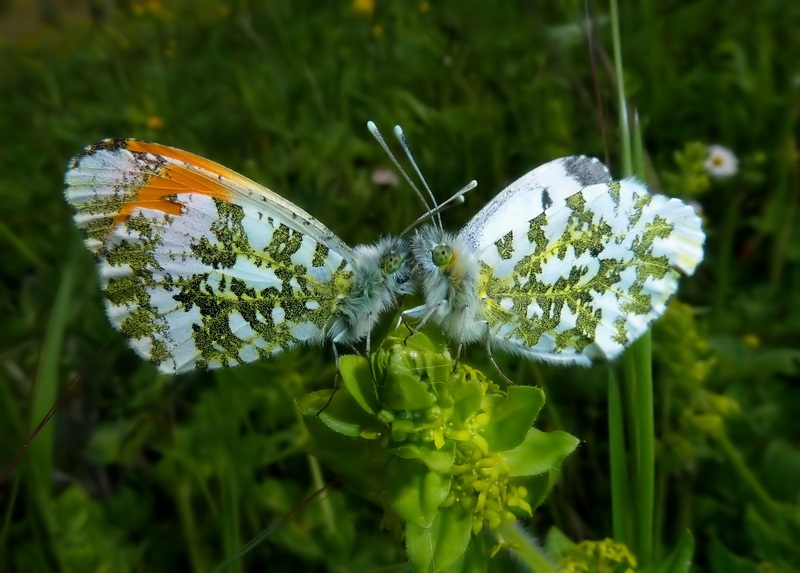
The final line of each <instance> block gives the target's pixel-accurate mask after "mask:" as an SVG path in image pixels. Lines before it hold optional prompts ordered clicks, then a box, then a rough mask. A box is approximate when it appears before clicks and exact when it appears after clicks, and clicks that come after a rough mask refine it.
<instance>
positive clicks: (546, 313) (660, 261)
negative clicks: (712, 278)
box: [478, 179, 703, 364]
mask: <svg viewBox="0 0 800 573" xmlns="http://www.w3.org/2000/svg"><path fill="white" fill-rule="evenodd" d="M702 243H703V234H702V231H701V230H700V220H699V217H698V216H697V215H696V214H695V212H694V210H693V209H692V208H691V207H689V206H688V205H686V204H685V203H682V202H680V201H678V200H676V199H668V198H667V197H664V196H662V195H652V194H650V193H649V192H648V190H647V189H646V188H645V187H644V186H643V185H641V184H640V183H638V182H636V181H635V180H630V179H629V180H623V181H614V182H608V183H601V184H595V185H590V186H588V187H585V188H583V189H582V190H580V191H579V192H577V193H575V194H573V195H571V196H570V197H568V198H567V199H566V200H565V201H564V202H563V204H561V205H554V206H552V207H550V208H548V209H547V210H545V211H543V212H542V213H540V214H539V215H537V216H536V217H534V218H532V219H531V220H530V221H528V222H527V223H526V224H523V225H516V226H515V227H513V228H511V229H509V230H508V232H507V233H506V235H505V236H504V238H501V239H500V240H498V241H497V242H496V243H495V244H494V245H493V246H492V247H491V248H487V249H485V250H484V251H483V252H482V253H481V254H480V255H479V265H480V274H479V280H478V290H479V292H481V293H482V297H481V300H482V302H483V305H484V313H485V319H486V320H487V323H488V330H489V334H490V337H491V342H492V345H494V346H498V347H501V348H504V349H506V350H509V351H512V352H515V353H518V354H523V355H529V356H531V357H533V358H539V359H542V360H547V361H553V362H568V363H569V362H572V363H582V364H589V363H590V361H591V360H592V359H594V358H608V359H610V358H614V357H615V356H617V355H618V354H619V353H620V352H621V351H622V350H623V349H624V348H625V347H626V346H628V345H629V344H630V343H631V342H632V341H633V340H635V339H636V338H638V337H639V336H640V335H641V334H642V333H643V332H644V331H645V330H646V329H647V328H648V326H649V324H650V322H652V320H654V319H655V318H656V317H658V316H660V315H661V314H663V312H664V309H665V305H666V302H667V300H668V298H669V297H670V296H671V295H672V294H673V293H674V292H675V291H676V290H677V280H678V278H679V276H680V272H679V270H680V271H682V272H684V273H687V274H691V273H692V272H693V271H694V269H695V267H696V266H697V264H698V262H699V261H700V259H701V258H702ZM504 247H505V248H504Z"/></svg>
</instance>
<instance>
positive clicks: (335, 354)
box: [316, 342, 339, 418]
mask: <svg viewBox="0 0 800 573" xmlns="http://www.w3.org/2000/svg"><path fill="white" fill-rule="evenodd" d="M331 347H332V348H333V360H334V364H336V373H335V374H334V375H333V388H331V395H330V396H328V401H327V402H325V405H324V406H323V407H322V408H320V410H319V412H317V414H316V416H317V417H318V418H319V415H320V414H322V413H323V412H324V411H325V410H326V409H327V408H328V406H330V405H331V402H332V401H333V395H334V394H336V384H337V383H338V382H339V351H338V350H337V349H336V343H335V342H333V343H331Z"/></svg>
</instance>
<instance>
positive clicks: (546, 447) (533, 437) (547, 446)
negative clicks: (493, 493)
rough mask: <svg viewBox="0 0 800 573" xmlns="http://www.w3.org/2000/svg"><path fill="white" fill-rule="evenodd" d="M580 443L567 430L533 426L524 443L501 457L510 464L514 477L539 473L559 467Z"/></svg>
mask: <svg viewBox="0 0 800 573" xmlns="http://www.w3.org/2000/svg"><path fill="white" fill-rule="evenodd" d="M578 443H579V440H578V438H576V437H575V436H572V435H570V434H568V433H566V432H560V431H557V432H542V431H541V430H537V429H536V428H531V429H530V430H528V435H527V436H526V437H525V441H523V442H522V444H520V445H519V446H517V447H516V448H514V449H513V450H509V451H507V452H503V453H502V454H501V457H502V458H503V459H504V460H505V462H506V463H507V464H508V465H509V467H510V469H511V471H510V472H509V474H510V475H511V476H512V477H517V476H530V475H538V474H542V473H544V472H546V471H549V470H552V469H556V468H559V467H560V466H561V463H562V462H563V461H564V458H566V457H567V456H568V455H569V454H570V453H572V451H573V450H574V449H575V448H576V447H577V446H578Z"/></svg>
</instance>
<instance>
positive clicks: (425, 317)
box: [398, 300, 447, 344]
mask: <svg viewBox="0 0 800 573" xmlns="http://www.w3.org/2000/svg"><path fill="white" fill-rule="evenodd" d="M446 303H447V301H446V300H440V301H439V302H437V303H436V304H434V305H433V306H431V307H430V308H429V309H428V310H426V311H425V314H423V315H422V318H421V319H420V320H419V322H418V323H417V326H415V327H413V328H412V327H410V326H408V324H407V323H406V322H405V316H406V315H407V314H412V313H415V312H418V311H419V309H420V308H425V307H424V306H422V307H420V306H418V307H416V308H411V309H408V310H404V311H403V312H401V313H400V320H401V321H402V322H403V323H404V324H406V326H407V327H408V330H409V331H410V332H409V334H408V336H406V337H405V339H404V340H403V344H405V343H406V341H407V340H408V339H409V338H411V337H412V336H414V335H415V334H416V333H417V332H419V331H420V330H421V329H422V327H424V326H425V324H426V323H427V322H428V320H429V319H430V318H431V317H432V316H433V313H435V312H436V311H437V310H438V309H439V307H440V306H442V305H443V304H446ZM398 325H399V323H398Z"/></svg>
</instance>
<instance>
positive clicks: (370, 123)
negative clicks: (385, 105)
mask: <svg viewBox="0 0 800 573" xmlns="http://www.w3.org/2000/svg"><path fill="white" fill-rule="evenodd" d="M367 129H368V130H370V131H372V132H376V131H378V126H377V125H375V122H374V121H372V120H371V119H370V120H368V121H367Z"/></svg>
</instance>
